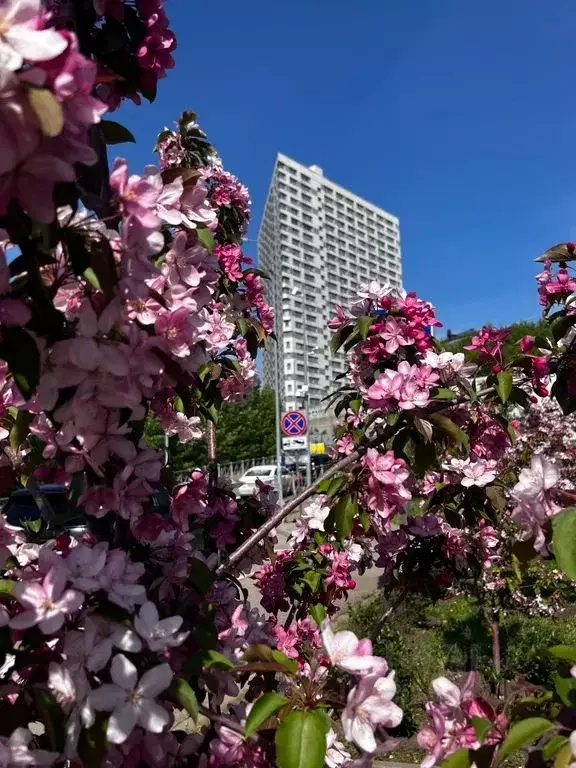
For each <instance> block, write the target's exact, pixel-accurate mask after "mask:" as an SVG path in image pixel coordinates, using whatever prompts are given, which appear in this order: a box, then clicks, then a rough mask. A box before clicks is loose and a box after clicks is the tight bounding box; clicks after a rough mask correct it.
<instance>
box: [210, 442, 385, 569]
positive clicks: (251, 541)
mask: <svg viewBox="0 0 576 768" xmlns="http://www.w3.org/2000/svg"><path fill="white" fill-rule="evenodd" d="M370 445H371V444H370V443H368V444H367V445H366V446H363V447H362V448H359V449H358V450H356V451H354V453H351V454H350V455H349V456H346V457H344V458H343V459H340V461H338V462H336V464H334V466H333V467H331V469H329V470H328V471H327V472H325V473H324V474H323V475H322V477H319V478H318V479H317V480H315V481H314V482H313V483H312V485H310V486H308V488H306V489H305V490H303V491H302V492H301V493H299V494H298V496H296V497H295V498H294V499H292V501H289V502H288V504H285V505H284V506H283V507H282V509H279V510H278V512H276V513H275V514H274V515H272V517H271V518H270V519H269V520H267V521H266V522H265V523H264V525H261V526H260V528H258V530H257V531H254V533H253V534H252V535H251V536H249V537H248V538H247V539H246V541H243V542H242V544H240V546H239V547H238V548H237V549H235V550H234V552H232V554H231V555H230V557H229V558H228V560H227V561H226V562H225V563H222V564H221V565H219V566H218V568H217V569H216V573H217V574H218V575H221V574H222V573H224V572H225V571H226V570H227V569H228V568H230V567H232V566H233V565H236V564H237V563H239V562H240V561H241V560H242V559H243V558H244V557H245V556H246V555H247V554H248V552H250V550H251V549H252V548H253V547H255V546H256V544H258V543H259V542H260V541H262V539H263V538H264V537H265V536H267V535H268V534H269V533H270V531H271V530H272V529H273V528H276V526H278V525H279V524H280V523H281V522H282V520H284V518H285V517H287V515H289V514H290V512H292V511H293V510H294V509H296V508H297V507H299V506H300V504H302V502H304V501H306V499H309V498H310V496H313V495H314V494H315V493H316V489H317V488H318V486H319V485H320V483H322V482H323V481H324V480H328V479H329V478H331V477H333V476H334V475H336V474H337V473H338V472H341V471H342V470H343V469H347V468H348V467H350V466H352V465H353V464H355V463H356V462H357V461H358V459H359V458H360V457H361V456H362V455H363V454H364V453H365V452H366V451H367V450H368V448H369V447H370Z"/></svg>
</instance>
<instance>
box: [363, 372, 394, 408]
mask: <svg viewBox="0 0 576 768" xmlns="http://www.w3.org/2000/svg"><path fill="white" fill-rule="evenodd" d="M401 387H402V376H401V375H400V374H399V373H397V372H396V371H393V370H391V369H389V368H387V369H386V370H385V371H384V373H383V374H381V375H380V376H378V378H377V379H376V381H375V382H374V384H372V386H371V387H369V389H368V391H367V392H366V396H365V399H366V402H367V403H368V405H369V406H370V407H371V408H383V407H385V406H386V404H387V403H388V401H390V400H397V399H398V397H399V392H400V388H401Z"/></svg>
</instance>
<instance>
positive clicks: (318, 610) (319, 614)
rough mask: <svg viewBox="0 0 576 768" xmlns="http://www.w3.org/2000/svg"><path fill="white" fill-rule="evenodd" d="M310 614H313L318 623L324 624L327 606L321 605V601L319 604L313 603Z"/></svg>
mask: <svg viewBox="0 0 576 768" xmlns="http://www.w3.org/2000/svg"><path fill="white" fill-rule="evenodd" d="M310 616H312V618H313V619H314V621H315V622H316V624H318V626H320V624H322V622H323V621H324V619H325V618H326V608H324V606H323V605H321V604H320V603H318V604H317V605H313V606H312V607H311V608H310Z"/></svg>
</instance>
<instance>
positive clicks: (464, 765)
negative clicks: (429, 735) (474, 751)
mask: <svg viewBox="0 0 576 768" xmlns="http://www.w3.org/2000/svg"><path fill="white" fill-rule="evenodd" d="M469 765H470V750H469V749H457V750H456V752H453V753H452V754H451V755H450V756H449V757H447V758H446V760H444V762H443V763H442V768H468V766H469Z"/></svg>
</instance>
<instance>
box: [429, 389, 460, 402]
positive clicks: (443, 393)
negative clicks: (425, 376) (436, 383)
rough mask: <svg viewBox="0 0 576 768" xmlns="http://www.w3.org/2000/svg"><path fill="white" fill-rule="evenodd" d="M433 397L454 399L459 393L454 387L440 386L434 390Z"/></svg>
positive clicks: (435, 398) (436, 398)
mask: <svg viewBox="0 0 576 768" xmlns="http://www.w3.org/2000/svg"><path fill="white" fill-rule="evenodd" d="M432 397H433V398H434V400H454V398H455V397H457V394H456V392H454V390H453V389H448V388H447V387H438V389H436V390H434V392H433V394H432Z"/></svg>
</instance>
